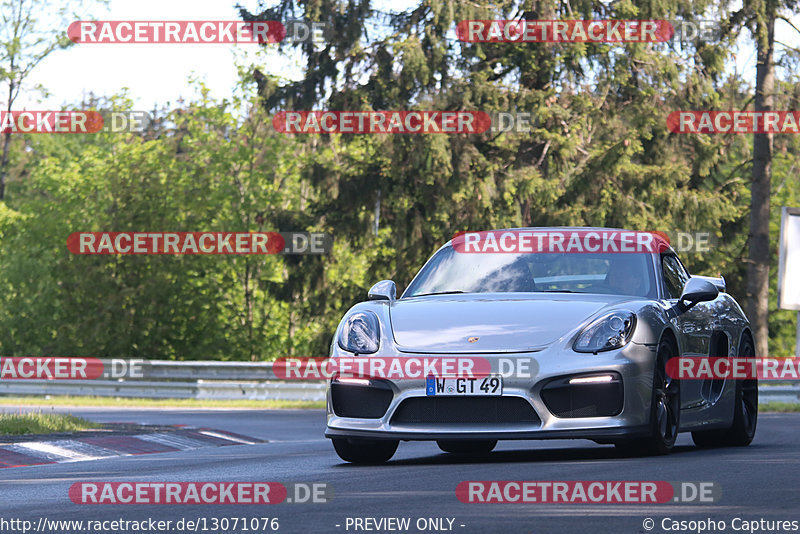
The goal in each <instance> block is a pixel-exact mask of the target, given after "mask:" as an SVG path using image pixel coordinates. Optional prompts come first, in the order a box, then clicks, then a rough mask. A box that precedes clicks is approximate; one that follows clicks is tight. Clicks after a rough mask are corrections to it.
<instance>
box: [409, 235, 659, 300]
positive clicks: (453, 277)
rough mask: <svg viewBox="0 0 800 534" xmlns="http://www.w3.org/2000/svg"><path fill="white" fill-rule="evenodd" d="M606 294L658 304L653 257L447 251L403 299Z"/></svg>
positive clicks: (441, 252) (422, 273) (435, 258)
mask: <svg viewBox="0 0 800 534" xmlns="http://www.w3.org/2000/svg"><path fill="white" fill-rule="evenodd" d="M517 292H559V293H601V294H608V295H631V296H637V297H647V298H654V297H655V294H656V291H655V282H654V274H653V267H652V262H651V261H650V255H649V254H647V253H581V254H575V253H533V254H531V253H523V254H516V253H477V254H476V253H464V252H457V251H456V250H454V249H453V247H452V246H447V247H445V248H443V249H441V250H439V252H437V253H436V254H435V255H434V256H433V258H431V259H430V260H429V261H428V263H426V264H425V266H424V267H423V268H422V270H421V271H420V273H419V275H418V276H417V277H416V278H415V279H414V281H413V282H412V283H411V285H410V286H409V287H408V289H407V290H406V292H405V294H404V295H403V298H406V297H419V296H423V295H431V294H452V293H517Z"/></svg>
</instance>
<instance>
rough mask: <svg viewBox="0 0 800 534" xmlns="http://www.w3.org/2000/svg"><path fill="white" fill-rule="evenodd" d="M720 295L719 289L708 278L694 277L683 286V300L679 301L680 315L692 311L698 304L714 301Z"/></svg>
mask: <svg viewBox="0 0 800 534" xmlns="http://www.w3.org/2000/svg"><path fill="white" fill-rule="evenodd" d="M718 295H719V289H718V288H717V286H716V285H714V284H713V283H712V282H711V281H710V280H708V279H707V278H700V277H692V278H689V280H688V281H687V282H686V285H685V286H683V293H681V298H680V299H678V304H677V306H676V308H678V310H677V311H678V312H679V313H683V312H685V311H687V310H688V309H690V308H691V307H692V306H694V305H695V304H697V303H698V302H708V301H709V300H714V299H715V298H717V296H718Z"/></svg>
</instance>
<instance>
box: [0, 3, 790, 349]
mask: <svg viewBox="0 0 800 534" xmlns="http://www.w3.org/2000/svg"><path fill="white" fill-rule="evenodd" d="M534 4H535V5H534ZM532 5H534V7H535V10H534V11H532V12H531V13H529V16H531V17H535V18H541V19H553V18H573V19H592V18H595V19H611V18H621V19H626V18H627V19H630V18H645V19H647V18H650V19H658V18H666V19H674V18H678V17H681V18H688V19H697V20H701V19H704V18H705V17H706V16H707V13H708V10H709V9H712V8H719V9H720V10H722V8H723V7H724V6H725V5H726V4H725V2H723V3H722V4H719V3H713V2H710V1H699V2H698V1H688V0H679V1H672V2H661V1H624V2H615V3H611V4H609V3H598V2H588V1H577V2H570V3H567V2H561V1H555V0H547V1H541V2H536V3H532ZM720 6H721V7H720ZM526 7H529V6H528V5H527V4H526V5H525V6H523V5H522V4H521V3H519V2H513V1H508V0H506V1H502V2H498V3H494V4H492V5H491V6H489V7H480V6H478V5H477V4H474V3H472V2H460V1H456V0H427V1H422V2H420V3H419V5H418V6H416V7H415V8H414V9H412V10H410V11H408V12H403V13H393V14H389V15H385V14H380V13H376V12H373V11H372V10H371V7H370V3H369V2H368V1H367V0H363V1H359V2H341V1H340V0H315V1H313V2H303V3H301V5H300V4H298V5H295V3H294V2H293V1H291V0H285V1H282V2H280V3H278V5H277V7H275V8H272V9H270V10H267V11H265V12H263V13H256V14H251V13H247V12H246V11H243V12H242V16H243V18H245V19H253V18H261V19H263V18H267V19H285V18H287V17H289V16H292V15H293V16H297V15H300V14H304V15H305V17H306V18H307V19H309V20H322V21H326V22H328V23H329V24H331V25H332V26H333V28H334V31H333V33H332V40H331V41H330V42H329V43H328V45H327V46H322V47H320V46H314V45H313V44H310V43H303V44H300V45H298V47H299V51H300V53H301V54H302V56H303V58H304V60H305V65H306V66H305V71H304V77H303V79H302V80H300V81H298V82H286V81H285V78H284V77H282V76H278V75H269V74H268V75H264V74H262V73H260V72H259V73H258V75H254V80H249V81H255V84H253V85H255V86H257V94H255V93H256V91H252V90H247V88H248V87H252V85H247V84H245V85H244V86H243V87H244V89H243V90H242V91H241V94H243V95H246V96H242V97H237V98H233V99H231V100H224V101H215V100H212V99H210V98H209V97H208V96H207V92H206V91H204V90H202V87H201V97H200V98H198V99H197V100H196V101H194V102H191V103H189V104H186V105H184V106H183V107H181V108H178V109H174V110H169V111H168V112H166V114H165V115H164V116H163V117H160V118H159V119H160V120H159V121H158V123H157V125H156V126H154V127H153V128H152V129H151V130H150V131H148V132H147V133H145V134H144V135H122V134H105V133H104V134H96V135H93V136H42V135H40V136H22V137H20V139H22V140H23V142H20V143H16V144H15V145H14V148H13V150H12V158H11V161H12V167H11V175H10V180H9V197H8V199H9V200H8V202H7V203H5V204H4V203H0V353H2V354H8V355H19V354H58V355H84V356H99V357H102V356H109V357H112V356H113V357H120V356H136V357H146V358H176V359H236V360H269V359H273V358H275V357H279V356H285V355H289V354H295V355H301V356H321V355H324V354H325V353H326V352H327V347H328V345H329V343H330V341H331V335H332V333H333V330H334V328H335V326H336V324H337V322H338V321H339V319H340V317H341V315H342V314H343V313H344V312H345V311H346V310H347V309H348V308H349V307H350V306H351V305H352V304H353V303H355V302H357V301H359V300H362V299H363V298H364V297H365V295H366V290H367V289H368V288H369V286H370V285H371V284H372V283H374V282H375V281H377V280H380V279H383V278H392V279H394V280H396V282H397V283H398V286H399V288H400V290H402V289H403V287H404V286H405V285H406V284H407V283H408V282H409V281H410V279H411V277H412V276H413V275H414V273H415V272H416V271H417V269H419V267H420V266H421V265H422V263H423V262H424V261H425V260H426V259H427V258H428V257H429V256H430V254H432V253H433V252H434V251H435V250H436V248H437V247H439V246H440V245H441V244H443V243H444V242H446V241H447V240H448V239H449V238H450V237H451V236H452V235H453V234H454V233H456V232H459V231H463V230H481V229H488V228H500V227H510V226H522V225H532V226H533V225H541V226H547V225H578V226H580V225H591V226H611V227H627V228H632V229H636V230H658V231H667V232H674V231H685V232H711V233H712V234H713V235H714V236H715V238H716V240H717V243H718V244H717V245H716V246H715V247H714V248H713V249H712V250H711V251H710V252H708V253H702V254H700V253H694V254H688V255H685V256H684V260H685V262H686V263H687V265H688V267H689V268H690V270H692V271H693V272H698V273H703V274H712V275H713V274H717V273H718V272H721V273H722V274H724V275H725V277H726V279H727V280H728V284H729V288H730V292H731V293H732V294H733V295H734V296H735V297H737V298H738V299H740V300H742V299H743V297H744V288H745V282H744V277H745V274H746V268H745V264H744V263H743V261H744V258H746V257H747V246H748V241H747V239H748V238H747V234H748V230H747V229H748V219H749V212H748V209H749V208H748V206H749V201H750V195H749V185H750V170H751V167H750V165H751V163H750V162H751V159H752V154H751V153H752V141H751V138H750V137H749V136H725V135H717V136H713V135H680V134H674V133H671V132H670V131H669V130H668V129H667V126H666V117H667V115H668V114H669V113H670V112H672V111H675V110H681V109H683V110H686V109H689V110H695V109H747V108H748V106H751V105H752V101H751V94H752V87H751V86H749V85H747V84H744V83H743V82H742V81H741V80H740V79H739V78H738V77H737V76H735V75H733V74H732V73H731V71H730V69H729V68H727V66H728V65H729V62H730V58H731V52H730V51H731V48H732V42H733V41H732V40H733V37H732V36H729V37H726V38H725V39H723V40H722V41H720V42H717V43H707V42H702V41H699V40H697V41H695V42H692V43H682V44H671V43H670V44H666V43H665V44H655V45H654V44H640V43H630V44H614V45H611V44H602V43H600V44H579V45H574V44H567V43H551V44H540V45H530V44H502V43H483V44H481V43H474V44H473V43H463V42H459V41H455V40H453V38H452V28H453V26H454V24H455V23H456V22H457V21H460V20H464V19H506V18H517V17H519V16H521V14H522V12H523V11H525V8H526ZM530 9H534V8H533V7H532V8H530ZM719 16H720V17H723V18H724V17H725V16H727V14H726V13H724V12H720V13H719ZM376 22H379V23H380V24H378V26H379V30H380V31H377V32H373V31H372V30H371V29H372V28H373V27H374V26H375V24H374V23H376ZM742 23H743V22H741V21H739V22H737V24H742ZM368 30H370V31H368ZM783 61H784V63H783V64H784V65H785V66H786V68H785V69H784V70H782V71H780V72H781V73H782V76H783V79H782V80H781V83H780V84H779V85H780V88H781V91H780V95H779V96H777V97H776V98H777V99H778V100H779V101H780V102H779V105H778V106H777V107H778V108H779V109H797V106H798V95H800V85H798V83H797V80H796V77H795V75H794V74H792V72H794V70H793V69H792V68H791V67H792V66H793V65H796V63H797V58H796V57H791V56H787V57H786V58H784V60H783ZM795 70H796V69H795ZM236 94H239V93H236ZM94 104H95V105H96V106H98V107H100V108H102V109H129V108H130V106H131V104H130V102H127V101H126V100H125V99H124V98H122V97H119V98H114V99H111V100H109V101H102V102H94ZM281 109H288V110H290V109H347V110H393V109H399V110H410V109H417V110H423V109H442V110H482V111H487V112H510V111H522V112H529V113H530V114H531V117H532V128H531V130H530V131H529V132H520V133H518V132H504V133H501V132H496V131H490V132H486V133H483V134H480V135H395V136H390V135H319V136H302V135H294V136H292V135H284V134H280V133H276V132H275V131H273V130H272V128H271V114H272V113H273V112H274V111H276V110H281ZM797 139H798V136H784V137H781V136H776V142H775V146H776V148H775V161H774V163H773V167H774V178H773V187H774V192H773V202H774V205H775V206H776V209H774V210H773V217H774V220H773V227H772V234H771V235H772V239H773V240H774V242H775V243H777V233H778V232H777V225H778V219H779V210H778V209H777V207H779V206H781V205H798V202H800V181H798V180H797V178H796V176H797V172H798V168H800V163H799V162H798V159H797V158H798V156H797V155H798V153H799V152H798V148H799V147H798V140H797ZM378 200H379V202H380V210H379V213H380V220H379V222H380V225H379V227H380V229H379V231H378V232H377V235H376V234H375V233H374V223H375V221H374V213H375V207H376V202H377V201H378ZM200 230H210V231H270V230H277V231H292V230H298V231H301V230H306V231H325V232H329V233H331V234H333V235H334V242H335V244H334V250H333V253H332V254H330V255H327V256H321V257H320V256H269V257H264V256H118V257H115V256H75V255H72V254H70V253H69V252H68V251H67V250H66V246H65V240H66V237H67V235H69V234H70V233H72V232H76V231H200ZM773 250H777V247H773ZM775 259H777V258H775ZM773 264H776V263H773ZM773 279H774V278H773ZM774 290H775V288H774V287H773V288H772V291H773V292H774ZM771 302H773V303H774V294H773V295H772V299H771ZM773 305H774V304H773ZM793 321H794V318H793V314H792V313H791V312H778V311H777V310H773V313H772V322H771V325H770V328H771V330H770V336H771V339H770V343H771V348H772V349H773V350H774V351H775V352H777V353H778V354H785V353H786V352H787V351H788V350H790V349H791V346H792V345H793V337H794V330H793V324H794V323H793Z"/></svg>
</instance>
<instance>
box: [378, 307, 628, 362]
mask: <svg viewBox="0 0 800 534" xmlns="http://www.w3.org/2000/svg"><path fill="white" fill-rule="evenodd" d="M523 295H524V296H523ZM624 300H630V297H618V296H609V295H579V294H569V293H559V294H552V293H550V294H537V293H525V294H521V295H519V296H517V295H514V296H509V294H507V293H504V294H498V293H494V294H471V295H430V296H426V297H414V298H407V299H400V300H397V301H395V302H394V303H393V304H392V306H391V309H390V316H391V328H392V333H393V335H394V340H395V343H396V344H397V345H398V349H399V350H401V351H403V352H429V353H442V352H457V353H472V352H481V353H487V352H525V351H535V350H541V349H542V348H544V347H545V346H547V345H550V344H551V343H553V342H555V341H556V340H558V339H560V338H561V337H562V336H564V335H565V334H567V333H568V332H570V331H571V330H573V329H575V328H577V327H579V326H581V325H582V324H583V323H585V322H586V320H587V319H589V318H590V317H592V316H593V315H595V314H596V313H597V312H599V311H600V310H602V309H603V308H605V307H608V306H609V304H611V303H615V302H620V301H624ZM475 338H477V339H475ZM470 340H472V341H470Z"/></svg>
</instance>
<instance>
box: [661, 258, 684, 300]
mask: <svg viewBox="0 0 800 534" xmlns="http://www.w3.org/2000/svg"><path fill="white" fill-rule="evenodd" d="M661 272H662V273H663V276H664V286H665V288H666V290H667V298H671V299H677V298H679V297H680V296H681V293H682V292H683V286H684V285H686V281H687V280H689V274H688V273H687V272H686V270H685V269H684V268H683V266H682V265H681V264H680V262H679V261H678V258H676V257H675V256H662V257H661Z"/></svg>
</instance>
